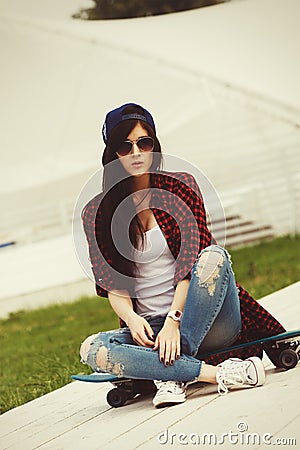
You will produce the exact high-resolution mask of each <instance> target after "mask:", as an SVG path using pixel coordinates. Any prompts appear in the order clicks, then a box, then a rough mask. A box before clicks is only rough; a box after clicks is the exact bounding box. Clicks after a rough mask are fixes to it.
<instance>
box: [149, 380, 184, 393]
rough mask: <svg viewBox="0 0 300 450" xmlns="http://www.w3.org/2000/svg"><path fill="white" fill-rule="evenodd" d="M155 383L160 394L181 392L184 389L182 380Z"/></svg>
mask: <svg viewBox="0 0 300 450" xmlns="http://www.w3.org/2000/svg"><path fill="white" fill-rule="evenodd" d="M155 385H156V387H157V389H158V391H159V393H160V394H165V393H168V392H169V393H171V394H181V393H182V390H183V389H184V383H183V382H182V381H155Z"/></svg>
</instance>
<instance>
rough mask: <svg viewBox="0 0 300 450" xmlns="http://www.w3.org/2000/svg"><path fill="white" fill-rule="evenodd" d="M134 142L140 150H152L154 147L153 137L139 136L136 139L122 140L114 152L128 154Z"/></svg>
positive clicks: (122, 154)
mask: <svg viewBox="0 0 300 450" xmlns="http://www.w3.org/2000/svg"><path fill="white" fill-rule="evenodd" d="M133 144H136V145H137V146H138V148H139V150H140V151H141V152H152V150H153V148H154V139H153V138H152V137H151V136H145V137H140V138H138V139H137V140H136V141H129V140H127V141H124V142H122V144H121V145H120V147H119V148H118V151H117V152H116V153H117V155H118V156H126V155H128V154H129V153H130V152H131V150H132V147H133Z"/></svg>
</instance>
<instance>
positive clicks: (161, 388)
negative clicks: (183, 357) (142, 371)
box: [153, 381, 186, 408]
mask: <svg viewBox="0 0 300 450" xmlns="http://www.w3.org/2000/svg"><path fill="white" fill-rule="evenodd" d="M154 383H155V385H156V387H157V392H156V394H155V397H154V398H153V405H154V406H156V408H162V407H164V406H171V405H176V404H178V403H183V402H185V393H186V385H185V384H184V383H182V382H181V381H154Z"/></svg>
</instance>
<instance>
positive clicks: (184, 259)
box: [82, 172, 285, 365]
mask: <svg viewBox="0 0 300 450" xmlns="http://www.w3.org/2000/svg"><path fill="white" fill-rule="evenodd" d="M151 188H152V189H151V200H150V208H151V209H152V211H153V214H154V216H155V219H156V221H157V223H158V225H159V227H160V228H161V230H162V232H163V233H164V236H165V238H166V241H167V244H168V247H169V249H170V251H171V253H172V255H173V256H174V258H175V260H176V267H175V276H174V286H176V285H177V284H178V282H179V281H180V280H182V279H184V278H188V279H189V278H190V277H191V272H190V271H191V268H192V266H193V264H194V262H195V260H196V258H197V256H198V254H199V252H200V251H201V250H202V249H204V248H205V247H207V246H209V245H210V244H212V243H216V241H215V239H214V238H213V236H212V234H211V232H210V231H209V229H208V227H207V223H206V211H205V207H204V203H203V200H202V196H201V193H200V191H199V187H198V184H197V182H196V181H195V179H194V177H193V176H192V175H190V174H187V173H178V172H176V173H171V172H159V173H156V174H152V175H151ZM102 198H103V194H99V195H98V196H96V197H94V198H93V199H92V200H91V201H90V202H89V203H88V204H87V205H86V207H85V208H84V210H83V213H82V219H83V226H84V230H85V233H86V237H87V241H88V245H89V254H90V260H91V264H92V270H93V273H94V277H95V281H96V292H97V294H98V295H99V296H101V297H107V291H110V290H112V289H114V271H113V269H112V267H111V266H110V263H111V260H110V257H109V255H108V254H107V253H106V252H105V249H104V248H102V247H101V249H99V245H98V243H97V239H96V225H97V223H98V221H101V220H105V218H104V217H103V216H102V215H101V200H102ZM98 242H99V236H98ZM237 287H238V288H239V298H240V308H241V318H242V332H241V334H240V335H239V338H238V339H237V341H236V342H235V344H240V343H243V342H249V341H252V340H255V339H260V338H262V337H267V336H272V335H275V334H278V333H281V332H284V331H285V329H284V328H283V327H282V325H281V324H280V323H279V322H278V321H277V320H276V319H274V317H273V316H272V315H271V314H269V313H268V312H267V311H266V310H265V309H264V308H263V307H262V306H260V305H259V304H258V303H257V302H256V301H255V300H254V299H253V298H252V297H251V296H250V294H249V293H248V292H247V291H246V290H245V289H243V288H242V286H240V285H239V284H238V283H237ZM264 349H265V350H266V352H267V354H268V356H269V357H270V359H271V360H272V361H273V362H274V363H275V365H276V364H277V361H276V351H274V350H273V349H272V348H271V347H270V345H265V346H264ZM254 355H258V356H260V357H261V356H262V349H261V347H260V346H249V347H246V348H244V349H239V350H236V351H235V352H230V353H226V354H222V355H214V356H211V357H209V358H207V359H206V362H208V363H210V364H218V363H219V362H220V361H222V360H224V359H227V358H229V357H233V356H235V357H240V358H242V359H245V358H247V357H249V356H254Z"/></svg>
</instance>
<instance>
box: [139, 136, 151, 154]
mask: <svg viewBox="0 0 300 450" xmlns="http://www.w3.org/2000/svg"><path fill="white" fill-rule="evenodd" d="M137 144H138V146H139V148H140V149H141V150H142V151H143V152H151V150H153V147H154V141H153V139H152V138H151V137H144V138H141V139H139V140H138V143H137Z"/></svg>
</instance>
